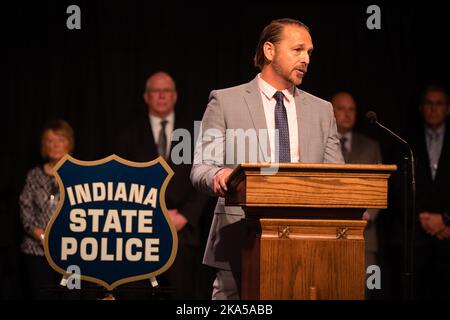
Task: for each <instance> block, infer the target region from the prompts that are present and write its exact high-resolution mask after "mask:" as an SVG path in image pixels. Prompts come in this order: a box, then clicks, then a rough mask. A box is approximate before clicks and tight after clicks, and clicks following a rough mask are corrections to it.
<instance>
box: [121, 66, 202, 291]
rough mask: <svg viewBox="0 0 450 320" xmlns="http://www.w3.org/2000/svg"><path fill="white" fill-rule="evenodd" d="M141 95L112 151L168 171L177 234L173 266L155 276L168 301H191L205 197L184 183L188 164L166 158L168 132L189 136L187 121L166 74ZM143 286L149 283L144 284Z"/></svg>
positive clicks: (168, 192) (199, 256) (149, 82)
mask: <svg viewBox="0 0 450 320" xmlns="http://www.w3.org/2000/svg"><path fill="white" fill-rule="evenodd" d="M143 97H144V101H145V104H146V105H147V113H146V114H143V115H141V116H140V117H139V118H137V119H136V120H135V121H133V122H132V123H130V125H129V126H128V127H127V128H126V129H125V130H124V131H123V132H122V133H121V134H120V138H119V140H118V143H117V146H116V153H117V154H118V155H119V156H121V157H123V158H125V159H127V160H131V161H136V162H146V161H151V160H154V159H156V158H158V156H162V157H163V158H164V159H165V160H166V161H167V163H168V164H169V166H170V167H171V168H172V169H173V170H174V173H175V174H174V176H173V177H172V179H171V181H170V183H169V185H168V187H167V190H166V206H167V209H168V213H169V216H170V218H171V219H172V222H173V224H174V226H175V228H176V230H177V232H178V252H177V257H176V259H175V262H174V264H173V265H172V266H171V267H170V268H169V269H168V271H166V272H165V273H164V274H163V275H162V276H160V277H158V281H159V282H160V284H161V285H165V284H167V285H168V287H169V288H170V289H171V290H172V291H173V294H171V295H170V298H173V299H197V298H198V291H199V288H197V286H198V284H199V282H200V279H199V273H200V271H201V270H203V266H202V263H201V262H202V248H201V245H202V244H201V230H200V224H201V220H202V219H201V215H202V212H203V211H204V209H205V206H206V204H207V201H208V197H206V196H204V195H202V194H200V193H199V192H197V191H195V190H194V188H193V187H192V184H191V182H190V179H189V174H190V170H191V164H190V163H181V164H174V162H173V160H174V159H172V158H171V156H170V154H171V150H172V147H173V144H172V139H171V137H172V133H173V131H174V130H176V129H178V128H180V129H181V128H183V129H187V130H190V131H191V132H192V130H191V129H192V128H191V127H192V122H187V121H183V119H182V117H177V115H176V112H175V105H176V102H177V98H178V94H177V90H176V86H175V81H174V80H173V78H172V77H171V76H170V75H169V74H168V73H166V72H157V73H154V74H153V75H151V76H150V77H149V78H148V80H147V82H146V84H145V91H144V94H143ZM191 162H192V161H191ZM177 163H178V162H177ZM165 280H167V283H165ZM141 283H143V284H144V282H141ZM145 285H150V284H149V282H148V281H147V282H145ZM125 298H138V299H139V298H142V297H141V296H139V295H138V294H136V295H125Z"/></svg>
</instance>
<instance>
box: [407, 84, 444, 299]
mask: <svg viewBox="0 0 450 320" xmlns="http://www.w3.org/2000/svg"><path fill="white" fill-rule="evenodd" d="M419 110H420V113H421V114H422V117H423V120H424V126H422V127H420V128H419V129H418V130H416V131H415V135H414V137H412V139H411V143H412V146H413V151H414V154H415V157H416V199H417V200H416V209H417V212H418V213H419V227H418V230H417V232H416V249H417V250H416V261H417V265H416V270H415V273H416V293H417V297H419V298H426V299H429V298H440V299H442V298H445V299H449V298H450V221H449V218H450V217H449V214H450V127H449V125H448V123H446V118H447V115H448V113H449V111H450V109H449V100H448V95H447V93H446V91H445V90H444V89H443V88H441V87H436V86H432V87H428V88H427V89H426V90H425V92H424V94H423V97H422V100H421V104H420V107H419Z"/></svg>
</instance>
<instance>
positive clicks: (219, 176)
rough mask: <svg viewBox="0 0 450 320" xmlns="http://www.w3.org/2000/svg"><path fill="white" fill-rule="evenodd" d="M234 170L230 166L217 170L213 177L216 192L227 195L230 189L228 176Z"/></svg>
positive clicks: (218, 194) (219, 194) (216, 193)
mask: <svg viewBox="0 0 450 320" xmlns="http://www.w3.org/2000/svg"><path fill="white" fill-rule="evenodd" d="M231 172H233V170H232V169H230V168H223V169H220V170H219V171H217V173H216V174H215V175H214V177H213V191H214V194H215V195H217V196H219V197H225V193H226V192H227V191H228V188H227V182H228V178H229V176H230V174H231Z"/></svg>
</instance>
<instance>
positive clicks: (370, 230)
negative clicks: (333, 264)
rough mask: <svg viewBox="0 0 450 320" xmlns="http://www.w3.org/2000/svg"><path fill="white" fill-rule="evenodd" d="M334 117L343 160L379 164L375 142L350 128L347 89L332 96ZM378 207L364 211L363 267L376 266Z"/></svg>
mask: <svg viewBox="0 0 450 320" xmlns="http://www.w3.org/2000/svg"><path fill="white" fill-rule="evenodd" d="M331 103H332V104H333V108H334V115H335V117H336V125H337V130H338V135H339V140H340V142H341V148H342V154H343V156H344V160H345V163H366V164H378V163H381V162H382V158H381V151H380V146H379V144H378V142H376V141H375V140H372V139H370V138H369V137H366V136H365V135H363V134H360V133H357V132H354V131H353V128H354V127H355V123H356V102H355V99H354V98H353V96H352V95H351V94H350V93H348V92H343V91H342V92H338V93H336V94H335V95H334V96H333V97H332V98H331ZM378 213H379V210H377V209H369V210H367V211H366V212H364V216H363V218H364V219H365V220H367V226H366V229H365V232H364V233H365V239H366V250H365V251H366V252H365V253H366V267H368V266H370V265H378V259H377V255H378V237H377V230H376V224H375V221H376V217H377V215H378Z"/></svg>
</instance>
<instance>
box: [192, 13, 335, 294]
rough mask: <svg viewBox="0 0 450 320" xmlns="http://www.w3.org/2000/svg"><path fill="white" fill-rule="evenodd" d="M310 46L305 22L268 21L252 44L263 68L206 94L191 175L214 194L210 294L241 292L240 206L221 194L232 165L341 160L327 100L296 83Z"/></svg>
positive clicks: (257, 63) (208, 259)
mask: <svg viewBox="0 0 450 320" xmlns="http://www.w3.org/2000/svg"><path fill="white" fill-rule="evenodd" d="M312 50H313V44H312V39H311V36H310V34H309V29H308V28H307V27H306V26H305V25H304V24H302V23H301V22H299V21H297V20H292V19H279V20H275V21H272V22H271V23H270V24H269V25H268V26H266V27H265V29H264V30H263V31H262V33H261V36H260V39H259V43H258V45H257V47H256V53H255V59H254V60H255V66H257V67H259V68H260V69H261V73H260V74H258V75H257V76H256V78H255V79H253V80H252V81H251V82H249V83H246V84H243V85H240V86H237V87H232V88H227V89H223V90H214V91H212V92H211V94H210V97H209V103H208V107H207V109H206V111H205V114H204V116H203V120H202V130H201V133H200V135H199V140H198V142H197V145H196V151H195V158H194V165H193V167H192V171H191V180H192V183H193V185H194V187H196V188H197V189H199V190H201V191H203V192H205V193H207V194H210V195H217V196H219V199H218V202H217V205H216V208H215V212H214V217H213V222H212V225H211V230H210V234H209V239H208V243H207V247H206V250H205V255H204V260H203V262H204V263H205V264H207V265H210V266H212V267H214V268H216V280H215V281H214V285H213V295H212V298H213V299H239V294H240V278H241V277H240V275H241V251H242V245H243V237H244V231H245V229H244V228H243V220H241V219H242V218H243V217H244V212H243V210H242V208H241V207H230V206H225V199H224V197H225V194H226V192H227V181H228V177H229V175H230V173H231V172H232V169H233V168H234V167H236V165H237V164H239V163H240V162H256V161H257V162H273V163H275V162H303V163H343V162H344V160H343V157H342V154H341V149H340V145H339V138H338V136H337V131H336V122H335V118H334V115H333V108H332V106H331V104H330V103H329V102H327V101H324V100H322V99H319V98H317V97H315V96H313V95H311V94H309V93H306V92H305V91H302V90H299V89H298V88H296V86H297V85H299V84H300V83H301V82H302V80H303V77H304V75H305V74H306V72H307V69H308V65H309V60H310V55H311V53H312ZM252 133H254V134H253V135H252ZM243 134H245V135H248V137H249V141H245V139H242V135H243ZM252 137H253V138H255V137H256V139H252ZM242 142H244V143H242ZM230 153H233V154H230ZM235 153H236V154H235Z"/></svg>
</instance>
